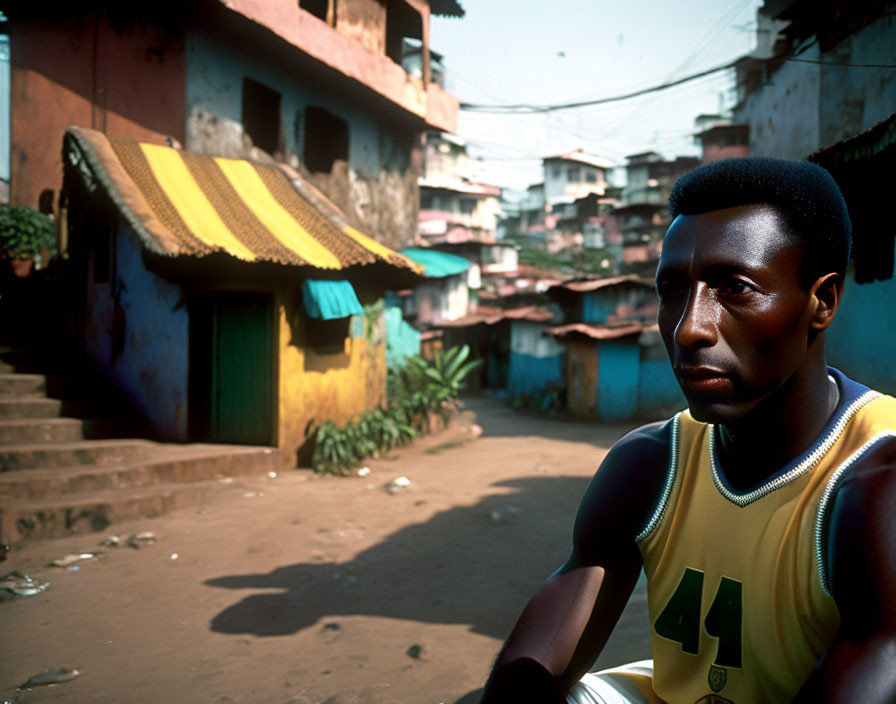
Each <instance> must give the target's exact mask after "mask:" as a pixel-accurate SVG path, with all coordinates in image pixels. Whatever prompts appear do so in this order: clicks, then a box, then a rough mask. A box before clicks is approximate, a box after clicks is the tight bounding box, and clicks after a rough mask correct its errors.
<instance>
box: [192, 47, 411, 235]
mask: <svg viewBox="0 0 896 704" xmlns="http://www.w3.org/2000/svg"><path fill="white" fill-rule="evenodd" d="M244 77H249V78H252V79H253V80H255V81H258V82H260V83H262V84H264V85H266V86H268V87H270V88H272V89H274V90H276V91H278V92H279V93H280V95H281V104H280V139H279V140H278V142H279V144H281V145H282V149H283V155H282V157H283V159H284V160H285V161H286V162H288V163H289V164H290V165H292V166H293V167H295V168H298V169H299V170H301V171H302V172H303V173H304V174H305V175H306V176H307V177H308V178H310V180H311V181H312V182H313V183H314V184H315V185H316V186H317V187H318V188H320V189H321V190H322V191H323V192H324V194H326V195H327V197H329V198H330V199H331V200H332V201H333V202H334V203H335V204H336V205H337V206H338V207H339V208H340V209H341V210H343V212H344V213H345V214H346V216H347V217H348V219H349V220H350V221H351V222H352V223H353V224H354V225H355V226H356V227H357V228H358V229H360V230H362V231H363V232H366V233H368V234H370V235H371V236H372V237H375V238H376V239H377V240H379V241H380V242H383V243H384V244H386V245H387V246H390V247H393V248H402V247H407V246H410V245H412V244H413V243H414V241H415V238H416V232H417V214H418V208H419V186H418V185H417V182H418V176H419V173H420V169H421V161H422V159H421V154H422V147H421V145H420V140H419V138H418V135H417V133H415V132H413V131H412V130H409V129H407V128H405V129H399V128H397V127H395V125H394V124H393V123H392V122H391V121H390V120H389V119H388V118H387V117H386V116H382V115H379V114H375V113H373V112H372V111H371V110H370V109H369V108H366V107H362V106H361V105H360V104H359V103H357V102H355V101H353V99H352V96H349V95H344V94H340V93H335V92H333V93H330V92H325V91H324V90H322V89H318V88H314V87H311V86H310V84H309V83H308V82H307V81H303V80H302V77H301V74H297V73H295V72H290V71H289V70H288V67H285V66H284V67H277V66H273V65H271V64H269V63H264V62H262V61H260V60H259V59H258V58H257V57H256V56H255V55H254V54H252V53H249V52H248V51H244V50H242V48H241V47H238V46H232V45H224V44H222V43H220V42H219V41H217V40H216V39H215V38H213V37H211V36H208V35H205V34H201V33H192V34H190V35H189V36H188V38H187V42H186V103H187V134H186V143H185V147H186V148H187V149H189V150H191V151H196V152H199V153H203V154H217V155H224V156H230V157H248V158H253V157H255V158H258V157H259V156H261V157H262V158H263V156H264V155H259V154H253V153H252V151H251V142H250V141H249V140H248V139H247V136H245V135H244V132H243V127H242V122H241V121H242V86H243V78H244ZM308 106H316V107H321V108H323V109H325V110H327V111H328V112H330V113H331V114H333V115H334V116H336V117H337V118H339V119H341V120H343V121H345V123H346V124H347V125H348V132H349V140H348V141H349V153H348V160H347V161H345V160H342V159H338V160H336V161H335V163H334V164H333V167H332V169H331V171H330V172H329V173H314V174H312V173H310V172H308V171H307V170H306V169H305V168H304V166H303V165H302V163H301V162H302V156H303V149H304V141H305V109H306V108H307V107H308Z"/></svg>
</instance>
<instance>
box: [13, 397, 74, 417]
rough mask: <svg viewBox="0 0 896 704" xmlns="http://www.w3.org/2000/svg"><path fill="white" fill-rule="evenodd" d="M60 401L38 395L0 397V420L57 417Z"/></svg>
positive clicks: (60, 406) (59, 412)
mask: <svg viewBox="0 0 896 704" xmlns="http://www.w3.org/2000/svg"><path fill="white" fill-rule="evenodd" d="M61 412H62V401H60V400H59V399H57V398H41V397H39V396H5V397H0V420H9V419H13V418H58V417H59V415H60V414H61Z"/></svg>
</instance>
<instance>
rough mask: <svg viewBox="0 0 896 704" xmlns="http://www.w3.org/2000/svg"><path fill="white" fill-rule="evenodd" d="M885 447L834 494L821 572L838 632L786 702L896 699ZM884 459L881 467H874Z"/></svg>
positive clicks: (893, 500) (893, 520) (890, 496)
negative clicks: (825, 577) (826, 578)
mask: <svg viewBox="0 0 896 704" xmlns="http://www.w3.org/2000/svg"><path fill="white" fill-rule="evenodd" d="M893 445H894V444H893V443H892V442H888V443H887V444H886V445H885V446H884V447H882V448H880V450H879V451H878V452H875V455H876V457H869V458H868V460H869V461H867V462H865V461H863V462H862V467H856V468H855V471H853V472H852V475H851V476H850V477H849V478H847V479H846V480H844V482H843V483H842V485H841V486H840V487H839V488H838V489H837V492H836V494H835V498H834V504H833V506H832V509H831V515H830V522H829V529H828V541H827V546H828V575H829V581H830V586H831V593H832V595H833V597H834V599H835V601H836V602H837V608H838V609H839V611H840V617H841V622H840V628H839V629H838V631H837V635H836V637H835V639H834V642H833V644H832V645H831V647H830V649H829V650H828V652H827V653H826V654H825V656H824V657H823V658H822V659H821V660H820V661H819V663H818V665H817V666H816V667H815V670H814V671H813V672H812V675H811V676H810V677H809V680H808V681H807V682H806V684H805V686H804V687H803V688H802V689H801V690H800V693H799V695H798V696H797V697H796V698H795V699H794V702H795V703H799V704H804V703H808V702H812V703H813V704H846V703H847V702H849V703H853V702H862V704H892V702H896V513H894V506H896V464H890V463H893V462H894V461H896V450H894V447H893ZM881 459H887V460H888V464H879V462H880V460H881Z"/></svg>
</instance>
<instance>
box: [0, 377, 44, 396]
mask: <svg viewBox="0 0 896 704" xmlns="http://www.w3.org/2000/svg"><path fill="white" fill-rule="evenodd" d="M46 391H47V378H46V377H45V376H44V375H43V374H4V373H0V396H44V395H46Z"/></svg>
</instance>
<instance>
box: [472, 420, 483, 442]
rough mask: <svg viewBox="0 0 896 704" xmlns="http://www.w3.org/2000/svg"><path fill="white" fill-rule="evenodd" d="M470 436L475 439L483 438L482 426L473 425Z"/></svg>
mask: <svg viewBox="0 0 896 704" xmlns="http://www.w3.org/2000/svg"><path fill="white" fill-rule="evenodd" d="M470 435H472V436H473V437H474V438H478V437H481V435H482V426H481V425H477V424H476V423H473V425H471V426H470Z"/></svg>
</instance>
